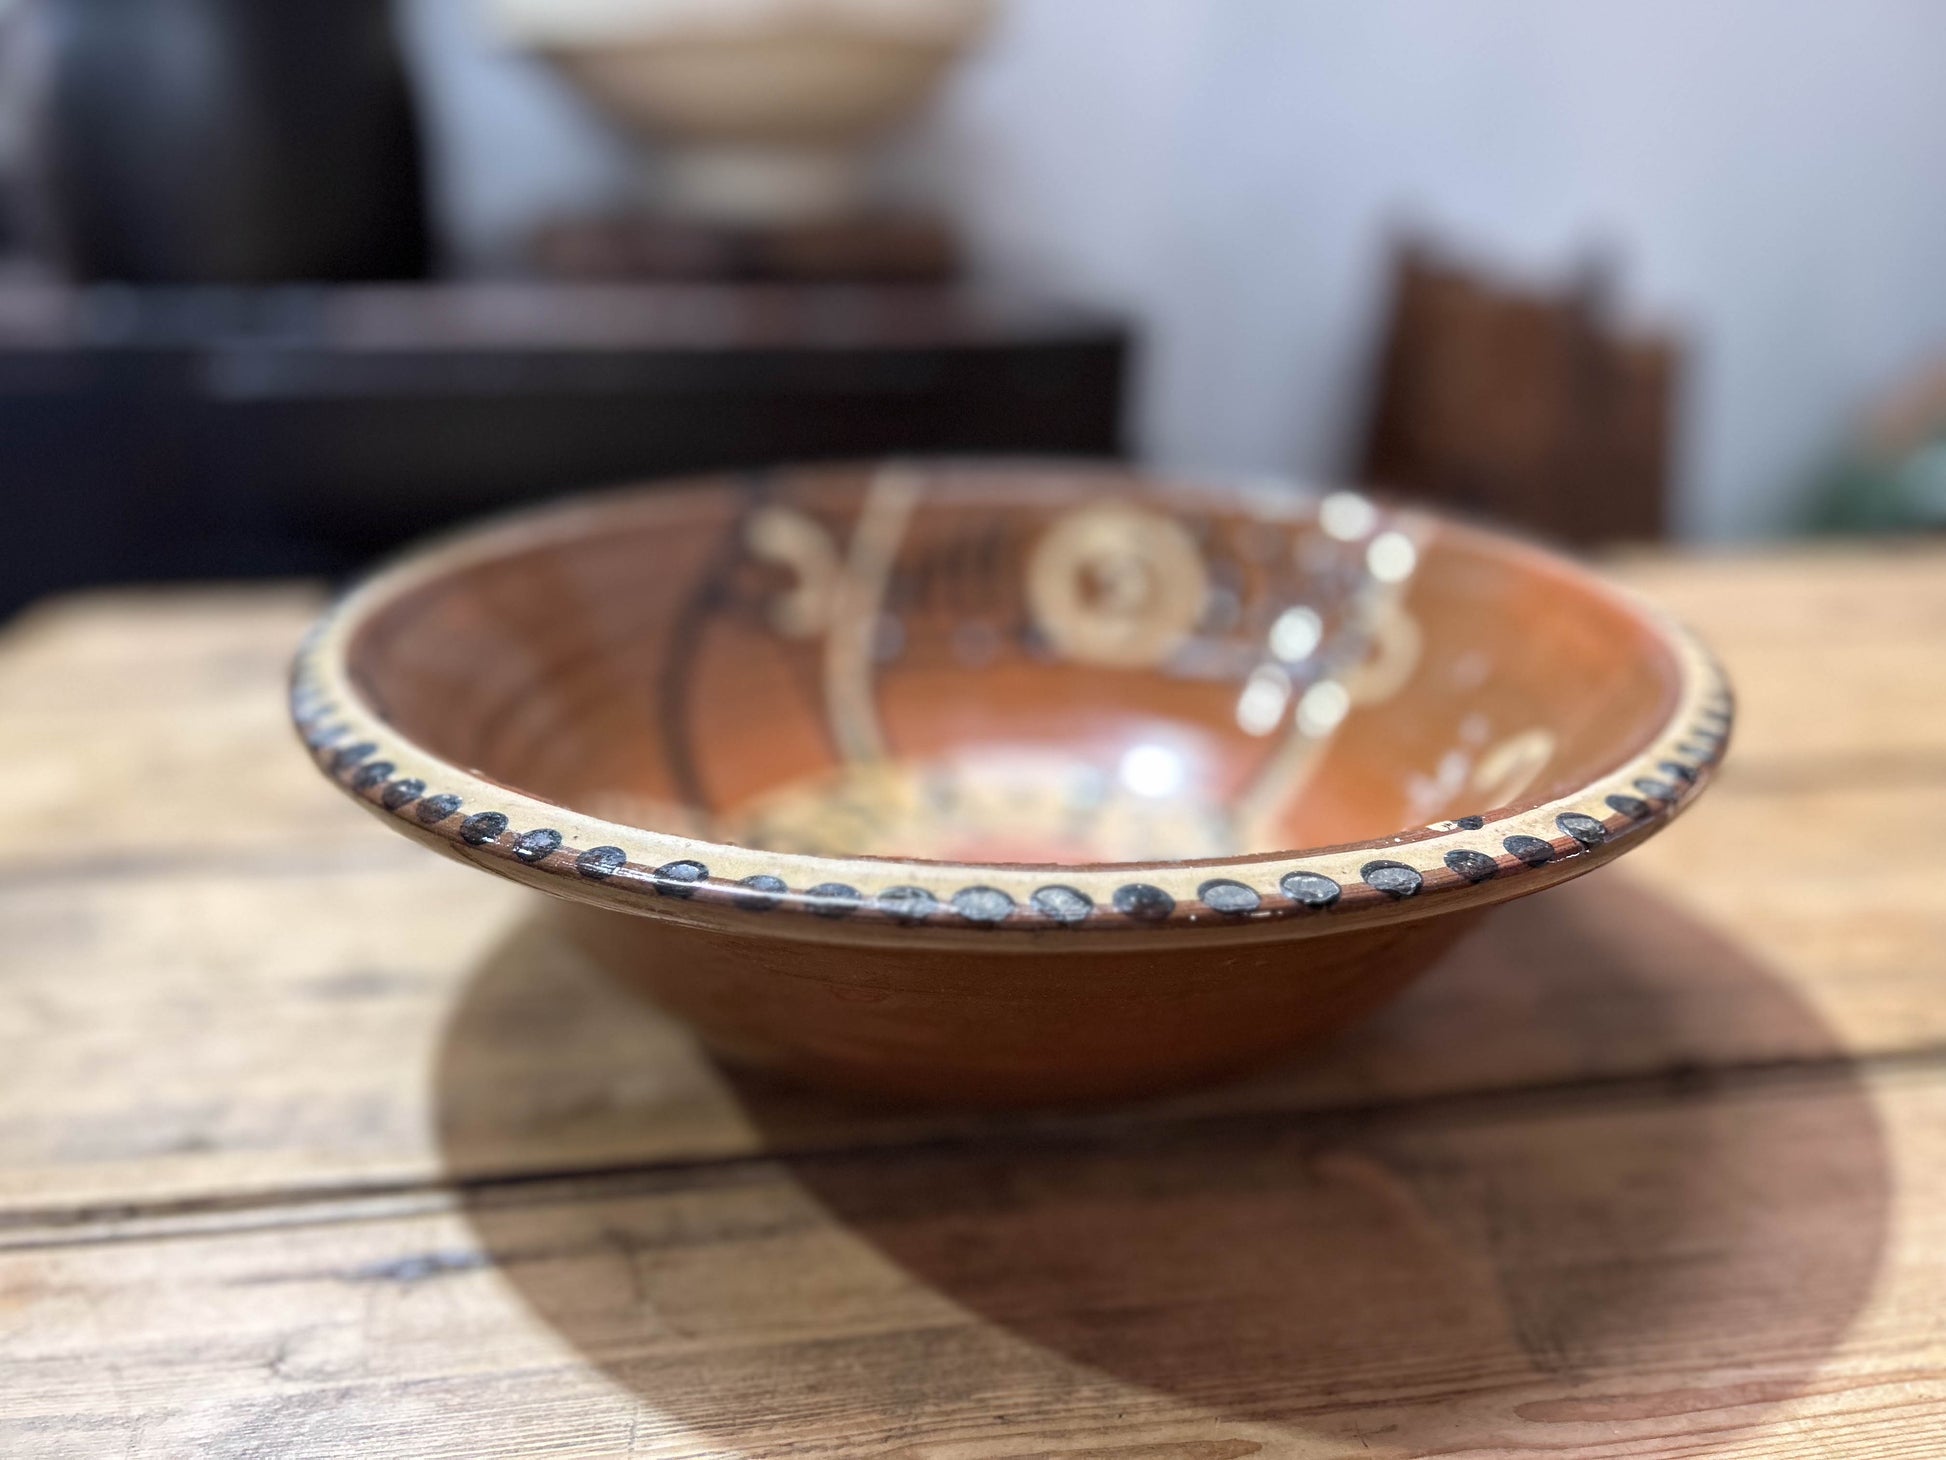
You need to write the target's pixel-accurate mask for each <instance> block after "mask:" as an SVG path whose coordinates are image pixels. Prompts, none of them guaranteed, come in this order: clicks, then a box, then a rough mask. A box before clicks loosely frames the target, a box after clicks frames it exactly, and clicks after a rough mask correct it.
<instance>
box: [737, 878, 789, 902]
mask: <svg viewBox="0 0 1946 1460" xmlns="http://www.w3.org/2000/svg"><path fill="white" fill-rule="evenodd" d="M737 887H738V888H739V889H748V890H747V891H743V890H740V891H737V892H732V893H731V894H730V901H731V902H732V903H734V904H735V905H736V906H738V907H740V908H742V909H743V910H744V911H745V912H769V911H770V910H771V909H772V908H773V907H775V906H777V904H778V903H780V902H782V901H783V900H784V894H785V893H786V892H789V891H790V887H789V885H788V884H787V883H786V882H785V881H784V879H783V878H782V877H773V876H771V875H770V874H769V873H768V872H759V873H757V874H756V875H755V876H754V877H746V878H744V879H743V880H742V881H741V882H739V883H737Z"/></svg>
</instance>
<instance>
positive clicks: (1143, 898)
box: [1114, 882, 1176, 923]
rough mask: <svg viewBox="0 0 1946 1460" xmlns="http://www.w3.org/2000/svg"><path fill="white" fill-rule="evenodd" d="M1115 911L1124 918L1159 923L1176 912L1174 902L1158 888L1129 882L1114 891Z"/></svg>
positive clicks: (1142, 883)
mask: <svg viewBox="0 0 1946 1460" xmlns="http://www.w3.org/2000/svg"><path fill="white" fill-rule="evenodd" d="M1114 902H1115V911H1116V912H1118V913H1120V914H1121V915H1122V916H1123V917H1125V918H1135V919H1137V920H1139V921H1141V922H1145V923H1159V922H1161V921H1162V920H1163V919H1164V918H1166V917H1168V916H1169V914H1170V913H1172V912H1174V911H1175V910H1176V900H1175V898H1173V897H1171V896H1170V895H1169V894H1168V893H1166V892H1164V891H1163V890H1162V889H1161V888H1160V887H1151V886H1150V885H1149V884H1148V883H1146V882H1129V883H1126V884H1124V885H1123V886H1121V887H1117V888H1116V889H1115V898H1114Z"/></svg>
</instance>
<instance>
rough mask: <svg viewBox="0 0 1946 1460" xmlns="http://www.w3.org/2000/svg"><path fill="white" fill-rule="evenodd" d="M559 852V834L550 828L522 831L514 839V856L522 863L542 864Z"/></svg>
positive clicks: (542, 827) (543, 827)
mask: <svg viewBox="0 0 1946 1460" xmlns="http://www.w3.org/2000/svg"><path fill="white" fill-rule="evenodd" d="M560 850H561V833H560V832H558V831H556V830H555V829H554V828H553V827H551V826H541V827H536V828H535V829H534V830H532V831H523V832H522V833H521V834H520V835H519V836H517V837H515V838H514V855H515V856H516V857H518V858H520V860H521V861H523V862H544V861H546V860H547V859H548V858H549V857H551V856H553V855H554V854H555V853H556V852H558V851H560Z"/></svg>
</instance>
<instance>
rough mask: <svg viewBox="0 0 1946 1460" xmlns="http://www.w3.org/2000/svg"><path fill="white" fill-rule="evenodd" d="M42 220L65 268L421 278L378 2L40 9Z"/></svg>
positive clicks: (410, 149) (207, 277)
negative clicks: (45, 216) (47, 215)
mask: <svg viewBox="0 0 1946 1460" xmlns="http://www.w3.org/2000/svg"><path fill="white" fill-rule="evenodd" d="M40 10H41V15H40V21H41V24H42V25H43V26H44V31H43V36H44V47H45V49H44V52H43V54H44V57H45V64H46V67H47V72H46V77H45V85H46V93H45V95H46V113H45V117H44V121H43V144H44V149H45V151H44V164H45V168H46V177H47V182H48V188H49V198H48V203H49V205H50V212H51V215H52V217H51V221H52V223H53V226H54V230H55V232H56V233H57V235H58V240H57V246H58V247H59V248H60V250H61V252H62V253H63V255H64V260H63V261H64V262H65V263H66V265H67V267H68V268H69V269H70V270H71V271H72V273H73V274H74V275H75V276H76V277H77V278H80V279H116V280H126V281H130V282H140V283H158V284H164V283H166V284H206V283H237V284H248V283H272V282H278V281H287V280H346V279H402V278H412V277H417V276H420V275H423V274H424V273H425V272H426V262H427V243H426V225H425V210H424V204H423V201H422V191H421V173H420V153H419V136H418V127H417V124H416V119H415V116H414V111H413V103H412V96H411V92H410V90H409V87H408V83H407V79H406V73H405V68H404V64H403V62H402V60H401V58H400V55H399V51H398V46H397V42H396V40H395V38H394V33H393V29H392V15H391V7H390V5H389V3H388V0H40Z"/></svg>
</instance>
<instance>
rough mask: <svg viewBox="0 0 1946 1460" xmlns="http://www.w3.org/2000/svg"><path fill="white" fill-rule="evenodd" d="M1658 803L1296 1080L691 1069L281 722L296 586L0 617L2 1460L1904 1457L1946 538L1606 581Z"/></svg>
mask: <svg viewBox="0 0 1946 1460" xmlns="http://www.w3.org/2000/svg"><path fill="white" fill-rule="evenodd" d="M1624 571H1625V573H1626V575H1627V576H1629V577H1630V578H1632V579H1633V580H1634V581H1636V582H1637V583H1639V584H1640V585H1642V586H1643V587H1644V588H1645V589H1646V590H1647V591H1649V592H1650V593H1651V594H1652V595H1653V596H1655V597H1657V598H1658V599H1660V600H1661V601H1663V602H1665V603H1667V604H1669V605H1670V606H1672V607H1673V608H1674V609H1675V610H1676V611H1677V612H1678V613H1679V614H1681V615H1682V616H1683V617H1685V618H1686V619H1688V620H1689V621H1690V622H1691V623H1692V624H1694V625H1695V626H1696V627H1697V628H1698V629H1700V630H1701V631H1702V632H1703V633H1704V635H1705V636H1706V637H1708V638H1709V639H1710V641H1711V642H1712V644H1713V646H1714V647H1715V648H1716V650H1717V651H1718V653H1719V654H1720V655H1721V656H1722V658H1723V659H1724V661H1725V663H1726V665H1727V666H1728V668H1729V670H1730V673H1731V675H1732V676H1733V678H1734V679H1735V680H1736V682H1737V686H1738V690H1739V698H1740V711H1741V713H1740V719H1739V727H1738V739H1737V744H1736V746H1735V747H1734V749H1733V752H1732V756H1731V759H1730V763H1729V765H1728V767H1727V769H1726V771H1725V772H1724V774H1723V777H1722V779H1721V781H1720V782H1719V785H1718V788H1717V789H1716V790H1715V791H1714V792H1713V793H1712V795H1711V797H1710V799H1709V801H1708V802H1706V803H1705V804H1704V805H1703V806H1702V807H1701V808H1700V809H1699V810H1698V811H1697V813H1696V814H1695V815H1693V816H1691V817H1689V818H1686V819H1685V820H1684V821H1683V822H1681V823H1680V824H1678V825H1677V826H1676V827H1674V828H1672V829H1671V830H1670V831H1669V832H1668V833H1667V834H1666V835H1664V836H1663V837H1661V838H1659V839H1657V840H1656V841H1654V842H1652V843H1650V844H1648V845H1647V846H1645V847H1643V848H1642V849H1640V850H1639V851H1638V852H1635V853H1633V854H1631V856H1630V857H1629V859H1628V861H1627V862H1626V863H1625V864H1624V865H1623V866H1621V867H1619V868H1616V869H1613V870H1611V871H1608V872H1604V873H1602V874H1601V875H1600V876H1598V877H1595V878H1591V879H1589V880H1587V881H1586V882H1583V883H1578V884H1573V885H1570V886H1568V887H1564V888H1561V889H1559V890H1557V891H1555V892H1553V893H1550V894H1549V895H1548V896H1547V897H1544V898H1541V899H1537V900H1534V901H1531V902H1528V903H1523V904H1520V905H1517V906H1515V907H1512V908H1509V909H1507V910H1505V911H1504V912H1502V913H1501V914H1499V915H1498V916H1497V917H1496V919H1495V920H1494V921H1492V922H1491V923H1490V924H1489V925H1488V926H1487V928H1486V929H1484V930H1483V931H1482V932H1481V933H1480V934H1479V935H1478V936H1476V937H1475V938H1474V939H1473V940H1472V941H1470V942H1469V943H1468V944H1466V945H1464V946H1463V947H1462V948H1461V949H1460V950H1459V952H1457V953H1456V954H1455V955H1454V956H1453V958H1452V959H1451V960H1450V962H1449V963H1448V964H1447V965H1446V966H1445V967H1443V968H1442V969H1440V970H1439V971H1437V972H1436V973H1435V974H1434V975H1432V976H1431V977H1430V978H1429V979H1428V980H1427V981H1426V982H1425V983H1424V984H1422V985H1421V986H1420V987H1419V988H1418V989H1417V990H1415V991H1414V992H1413V993H1412V994H1410V995H1409V996H1408V997H1407V998H1406V999H1404V1000H1402V1001H1401V1002H1400V1003H1399V1004H1397V1005H1396V1006H1395V1007H1394V1008H1392V1009H1391V1010H1390V1011H1388V1012H1387V1014H1385V1015H1384V1016H1383V1017H1382V1018H1381V1019H1379V1020H1378V1021H1377V1022H1376V1023H1374V1024H1372V1025H1370V1026H1368V1027H1367V1028H1365V1029H1363V1030H1360V1031H1358V1032H1357V1033H1355V1034H1353V1035H1351V1036H1350V1037H1348V1038H1346V1039H1344V1040H1342V1041H1341V1042H1339V1043H1338V1044H1336V1045H1334V1046H1333V1047H1332V1048H1331V1049H1329V1050H1327V1051H1325V1052H1323V1053H1321V1054H1320V1055H1319V1056H1317V1057H1315V1058H1313V1059H1310V1060H1306V1061H1304V1062H1302V1063H1300V1064H1296V1065H1293V1066H1290V1067H1287V1068H1284V1069H1280V1070H1275V1071H1270V1072H1267V1073H1266V1074H1265V1075H1263V1076H1262V1077H1259V1078H1258V1079H1255V1080H1253V1081H1249V1082H1246V1083H1243V1084H1240V1085H1236V1086H1232V1087H1229V1088H1226V1089H1222V1090H1217V1091H1211V1092H1207V1093H1205V1094H1202V1095H1198V1096H1195V1097H1192V1098H1186V1099H1181V1100H1173V1101H1169V1102H1164V1103H1157V1104H1154V1105H1149V1106H1142V1107H1135V1108H1121V1109H1115V1110H1107V1111H1095V1112H1080V1113H1073V1114H1062V1115H1049V1116H1040V1117H1035V1118H1033V1119H1010V1120H1001V1119H992V1118H981V1119H974V1118H970V1117H965V1116H961V1115H956V1114H952V1113H949V1112H937V1111H894V1110H883V1109H873V1108H870V1107H865V1106H859V1105H851V1104H845V1103H842V1102H837V1101H832V1100H828V1099H823V1098H820V1097H815V1096H811V1095H807V1094H803V1093H800V1092H796V1091H792V1090H789V1089H784V1088H781V1087H776V1086H771V1085H766V1084H763V1083H761V1082H758V1081H755V1080H752V1079H750V1078H748V1077H745V1076H740V1075H736V1074H733V1073H730V1072H726V1071H724V1070H722V1069H720V1068H719V1067H717V1066H716V1065H715V1064H713V1063H712V1062H710V1061H709V1060H708V1059H706V1058H705V1057H703V1056H702V1055H701V1054H699V1053H698V1052H697V1050H696V1049H695V1048H694V1046H693V1045H692V1044H691V1043H690V1041H689V1040H688V1038H687V1036H686V1035H684V1034H683V1033H682V1032H681V1031H680V1030H678V1029H676V1028H674V1027H672V1026H671V1025H670V1024H669V1023H668V1022H667V1021H665V1020H663V1019H661V1018H659V1017H658V1016H656V1015H655V1014H653V1013H652V1012H650V1011H649V1010H647V1009H645V1008H643V1007H642V1006H640V1005H638V1004H636V1003H634V1002H632V1001H630V1000H629V999H627V998H625V997H623V996H622V995H620V994H618V993H616V992H615V991H614V990H613V989H611V988H610V987H609V986H608V985H606V984H605V983H604V982H602V981H601V980H600V979H598V978H597V977H595V976H594V975H593V974H592V972H591V971H590V970H589V969H588V968H586V967H585V966H584V965H582V964H581V963H580V962H579V961H578V960H577V959H576V958H575V957H574V956H573V955H572V954H571V953H570V952H569V951H568V950H567V949H566V948H565V946H564V945H563V944H562V943H561V941H560V940H559V939H558V938H557V937H556V936H554V935H553V933H552V932H551V930H550V929H549V927H548V926H547V923H546V921H545V919H543V918H540V917H538V916H537V915H536V911H535V908H536V904H535V903H533V902H530V901H529V900H528V899H527V898H525V897H524V896H523V895H522V894H521V893H520V892H519V891H518V890H517V889H513V888H509V887H506V886H503V885H500V884H498V883H496V882H494V881H493V880H491V879H488V878H483V877H479V876H476V875H473V874H471V873H469V872H467V871H466V870H465V869H462V868H458V867H454V866H450V865H448V864H445V863H443V862H441V861H439V860H438V859H436V858H431V857H425V856H422V855H420V854H418V853H417V851H416V849H414V848H412V847H410V846H408V845H406V844H404V843H403V842H400V841H398V840H397V839H394V838H391V837H388V836H386V835H385V834H384V833H383V832H382V831H381V830H380V829H378V828H375V827H372V826H370V825H369V824H368V822H367V819H366V818H364V817H363V816H361V815H360V814H359V813H358V812H357V811H356V810H355V809H354V808H351V807H349V806H347V805H343V804H341V803H340V801H339V800H338V798H336V797H334V796H333V795H332V794H331V793H330V791H329V790H328V789H327V788H325V787H324V786H322V785H320V784H318V783H316V781H315V778H314V775H313V773H312V772H311V771H310V769H309V767H308V766H307V765H306V764H305V763H304V762H303V759H302V757H301V756H300V755H299V754H298V753H297V752H296V750H295V749H294V746H293V744H292V743H291V740H290V738H289V735H288V732H287V731H286V730H285V728H284V725H283V708H282V684H281V676H282V670H283V664H284V661H285V658H286V656H287V654H288V652H289V649H290V647H291V645H292V644H293V643H294V641H295V638H296V635H297V634H298V632H300V631H301V628H302V625H303V622H304V621H305V619H306V618H307V617H308V614H309V613H310V611H311V610H312V608H313V607H314V606H315V604H316V602H317V599H316V596H315V595H314V594H312V593H310V592H307V591H303V590H291V591H288V592H286V591H273V592H260V591H235V592H218V593H208V594H194V593H184V594H161V595H105V596H102V597H98V598H93V599H83V600H73V601H69V602H67V603H64V604H57V605H51V606H49V607H47V608H45V609H43V610H40V611H38V612H36V613H34V614H31V615H29V616H28V617H26V618H25V619H23V620H21V621H20V622H18V623H17V624H16V625H15V626H13V627H12V628H11V629H10V630H9V631H8V632H7V633H6V635H5V636H4V638H0V706H3V707H4V713H0V768H3V769H0V777H3V778H4V789H5V790H6V793H7V797H8V805H9V833H10V834H9V835H8V836H7V837H5V838H0V932H4V943H0V949H4V951H3V952H0V995H3V997H0V1050H4V1051H5V1052H6V1053H5V1057H4V1058H0V1454H6V1455H8V1456H14V1455H25V1456H39V1455H75V1454H116V1453H126V1454H136V1455H192V1454H194V1455H219V1456H228V1455H237V1456H242V1455H259V1454H298V1455H365V1454H372V1453H379V1452H383V1453H392V1454H402V1455H487V1454H494V1455H514V1454H534V1453H548V1454H564V1455H565V1454H576V1455H608V1454H624V1453H637V1454H652V1455H669V1456H677V1455H703V1454H730V1453H735V1454H740V1455H746V1456H760V1455H771V1454H777V1455H781V1454H785V1453H789V1454H794V1455H846V1456H850V1455H861V1454H873V1455H897V1456H910V1457H915V1460H917V1457H927V1460H933V1457H939V1460H958V1457H962V1456H964V1457H969V1460H971V1457H986V1456H1010V1457H1017V1456H1029V1455H1037V1456H1050V1457H1051V1456H1071V1457H1081V1456H1087V1457H1091V1460H1164V1457H1167V1460H1177V1457H1187V1460H1219V1457H1231V1456H1241V1455H1246V1454H1266V1455H1280V1456H1281V1455H1313V1454H1315V1455H1351V1454H1367V1453H1370V1454H1381V1455H1382V1454H1458V1453H1469V1454H1481V1453H1484V1454H1505V1453H1514V1454H1518V1453H1523V1452H1529V1451H1531V1452H1534V1453H1540V1452H1543V1451H1545V1452H1548V1453H1556V1454H1558V1453H1571V1454H1577V1455H1580V1454H1588V1455H1611V1454H1612V1455H1617V1456H1620V1455H1671V1456H1674V1455H1684V1456H1688V1455H1696V1454H1717V1455H1725V1456H1743V1455H1798V1454H1801V1455H1813V1454H1818V1455H1823V1454H1857V1455H1872V1456H1879V1455H1885V1456H1901V1455H1915V1456H1916V1455H1926V1454H1932V1453H1936V1444H1935V1438H1934V1437H1935V1436H1936V1435H1937V1434H1938V1433H1940V1432H1941V1430H1942V1416H1941V1409H1942V1406H1946V1366H1943V1365H1942V1361H1941V1354H1942V1352H1943V1351H1946V1350H1942V1337H1943V1334H1942V1329H1941V1327H1940V1320H1939V1318H1938V1316H1937V1315H1938V1314H1939V1313H1941V1312H1946V1241H1943V1240H1942V1239H1943V1238H1946V1233H1943V1232H1942V1230H1941V1224H1942V1221H1946V1218H1941V1217H1940V1215H1939V1213H1940V1211H1941V1210H1942V1209H1946V1208H1943V1207H1942V1202H1941V1195H1942V1193H1941V1190H1940V1184H1941V1182H1942V1181H1943V1180H1946V1176H1942V1174H1941V1173H1946V1060H1942V1058H1941V1052H1942V1050H1943V1049H1946V999H1942V998H1941V996H1940V988H1941V986H1942V985H1941V975H1942V974H1946V966H1942V954H1941V952H1940V950H1941V949H1942V948H1946V674H1942V673H1940V672H1939V671H1940V669H1942V668H1946V554H1942V553H1940V552H1937V551H1932V552H1928V553H1903V554H1893V555H1883V554H1874V553H1852V554H1836V555H1834V554H1802V555H1795V556H1790V557H1761V558H1750V559H1732V560H1724V561H1711V562H1706V563H1694V564H1692V563H1683V562H1679V561H1666V560H1646V561H1640V562H1635V563H1630V564H1627V565H1625V567H1624Z"/></svg>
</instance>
